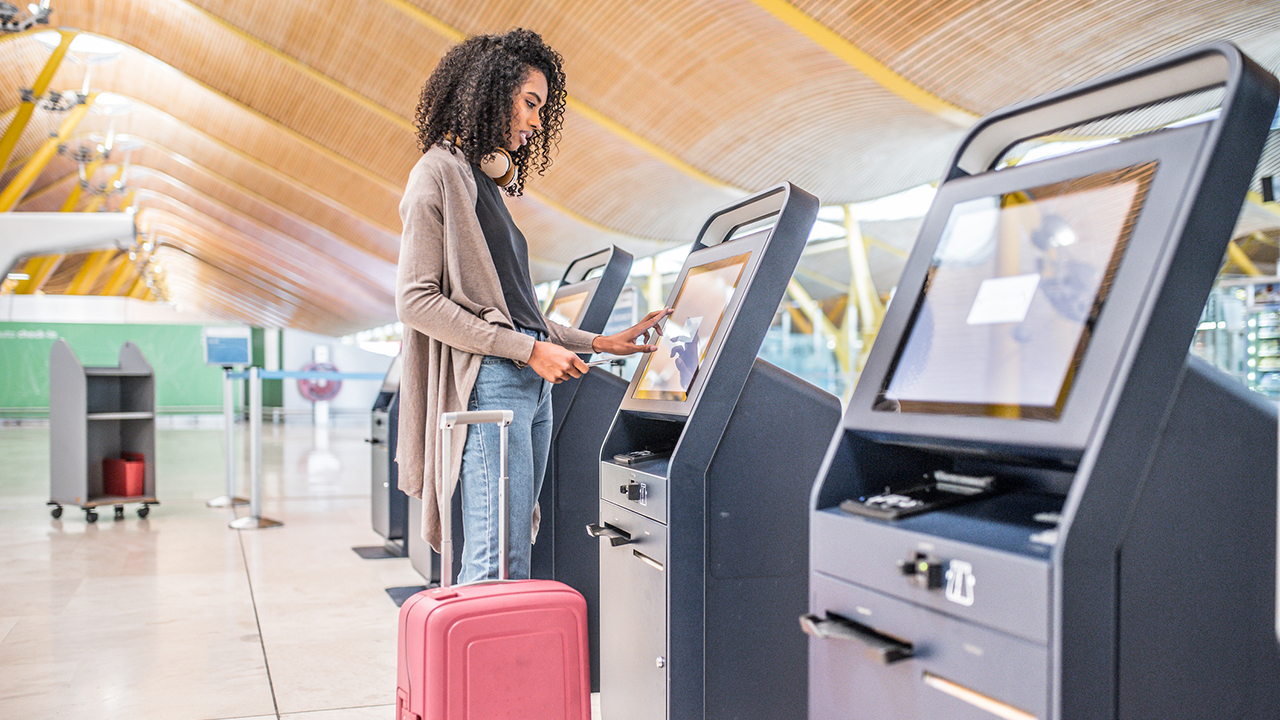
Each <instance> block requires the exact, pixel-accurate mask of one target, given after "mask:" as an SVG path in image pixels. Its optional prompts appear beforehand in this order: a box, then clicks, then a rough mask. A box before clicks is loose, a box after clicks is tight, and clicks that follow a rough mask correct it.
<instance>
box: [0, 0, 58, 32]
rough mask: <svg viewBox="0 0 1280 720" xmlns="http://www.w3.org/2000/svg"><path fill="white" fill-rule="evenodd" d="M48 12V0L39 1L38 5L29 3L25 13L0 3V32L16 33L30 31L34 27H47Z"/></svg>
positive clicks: (5, 3)
mask: <svg viewBox="0 0 1280 720" xmlns="http://www.w3.org/2000/svg"><path fill="white" fill-rule="evenodd" d="M49 12H50V10H49V0H40V4H39V5H37V4H35V3H31V4H30V5H28V6H27V12H25V13H24V12H22V11H21V10H19V9H18V7H17V6H16V5H11V4H9V3H7V2H0V31H3V32H7V33H17V32H23V31H25V30H30V29H31V28H32V27H33V26H35V25H48V24H49Z"/></svg>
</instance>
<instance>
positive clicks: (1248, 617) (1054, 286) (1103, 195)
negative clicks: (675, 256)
mask: <svg viewBox="0 0 1280 720" xmlns="http://www.w3.org/2000/svg"><path fill="white" fill-rule="evenodd" d="M1206 92H1216V93H1218V96H1219V97H1220V100H1219V101H1218V103H1217V104H1218V105H1219V110H1218V112H1217V113H1216V114H1210V115H1206V116H1205V118H1207V119H1203V120H1201V121H1199V122H1192V123H1175V122H1174V121H1176V120H1181V119H1182V118H1181V117H1170V118H1167V119H1166V120H1165V121H1164V122H1163V123H1156V124H1155V125H1154V126H1153V127H1152V129H1150V130H1148V131H1146V132H1142V133H1139V134H1134V135H1123V136H1117V137H1116V138H1115V141H1114V142H1112V143H1110V144H1106V145H1102V146H1100V147H1095V148H1093V149H1089V150H1085V151H1083V152H1079V153H1076V154H1072V155H1067V156H1062V157H1056V158H1051V159H1047V160H1042V161H1039V162H1034V163H1030V164H1024V165H1015V166H1012V167H1001V168H1000V169H996V168H998V167H1000V166H999V165H998V161H999V159H1000V157H1001V156H1002V155H1003V154H1004V153H1005V152H1006V151H1007V150H1008V149H1010V148H1012V147H1014V146H1015V145H1016V144H1017V143H1019V142H1022V141H1025V140H1028V139H1031V138H1035V137H1042V136H1048V135H1051V134H1053V135H1058V136H1063V135H1077V134H1085V135H1086V136H1087V133H1088V132H1089V128H1091V127H1092V128H1097V127H1099V125H1098V124H1096V121H1098V120H1099V119H1100V118H1104V117H1115V116H1117V115H1120V114H1122V113H1127V112H1130V111H1133V110H1135V109H1142V110H1143V111H1144V112H1145V113H1146V115H1145V117H1148V118H1150V117H1152V115H1153V114H1156V115H1158V114H1159V113H1160V112H1162V110H1161V108H1162V107H1163V108H1171V107H1176V106H1177V104H1176V103H1174V104H1170V105H1164V106H1157V105H1156V104H1157V103H1160V102H1161V101H1163V100H1168V99H1171V98H1172V99H1179V98H1181V99H1186V98H1187V97H1190V96H1192V95H1194V94H1197V93H1200V94H1203V93H1206ZM1278 98H1280V84H1277V82H1276V80H1275V78H1273V77H1271V76H1270V75H1269V74H1267V73H1266V72H1265V71H1263V70H1261V69H1260V68H1259V67H1258V66H1257V65H1255V64H1253V63H1252V62H1251V61H1249V60H1248V59H1247V58H1246V57H1244V56H1243V55H1242V54H1241V53H1240V52H1239V51H1238V50H1237V49H1236V48H1235V47H1234V46H1231V45H1228V44H1216V45H1209V46H1205V47H1201V48H1196V49H1192V50H1189V51H1186V52H1183V53H1180V54H1177V55H1174V56H1172V57H1170V58H1166V59H1164V60H1161V61H1157V62H1154V63H1151V64H1148V65H1145V66H1142V67H1139V68H1135V69H1132V70H1129V71H1126V72H1123V73H1120V74H1117V75H1114V76H1111V77H1107V78H1103V79H1101V80H1097V81H1094V82H1091V83H1088V84H1085V85H1082V86H1080V87H1075V88H1070V89H1067V90H1063V91H1061V92H1059V93H1056V94H1053V95H1049V96H1046V97H1044V98H1040V99H1036V100H1032V101H1029V102H1026V103H1023V104H1020V105H1016V106H1014V107H1012V108H1009V109H1006V110H1002V111H998V112H996V113H994V114H993V115H991V116H989V117H987V118H985V119H983V120H982V121H981V122H979V124H978V125H977V126H976V127H975V129H974V130H972V131H971V132H970V134H969V136H968V137H966V138H965V140H964V142H963V143H962V144H961V147H960V149H959V150H958V151H957V153H956V155H955V157H954V158H953V160H952V163H951V166H950V171H949V173H948V176H947V180H946V181H945V182H943V184H942V185H941V186H940V187H939V190H938V194H937V196H936V198H935V201H934V204H933V206H932V208H931V209H930V211H929V214H928V215H927V216H926V218H925V221H924V224H923V226H922V229H921V234H920V237H919V240H918V241H917V245H916V249H915V251H914V252H913V254H912V256H911V258H910V259H909V260H908V263H907V266H906V268H905V270H904V272H903V276H902V279H901V282H900V284H899V286H898V289H897V292H896V294H895V299H894V301H893V303H892V304H891V306H890V308H889V311H888V314H887V315H886V318H885V322H884V325H883V327H882V328H881V331H880V335H879V338H878V339H877V342H876V344H875V346H874V348H873V350H872V353H871V355H870V357H869V358H868V362H867V365H866V368H865V370H864V372H863V375H862V377H861V379H860V381H859V384H858V386H857V388H856V390H855V392H854V395H853V397H852V399H851V400H850V403H849V406H848V409H847V411H846V414H845V418H844V421H843V424H842V427H841V429H840V430H839V432H837V433H836V435H835V438H834V439H833V441H832V444H831V447H830V448H829V451H828V454H827V457H826V459H825V460H824V462H823V465H822V468H821V470H820V472H819V473H818V476H817V481H816V483H815V486H814V488H813V495H812V500H811V508H812V512H811V519H810V530H811V535H810V588H809V593H810V594H809V612H808V613H806V614H805V615H804V616H802V617H801V626H802V627H803V628H804V630H805V631H806V632H807V633H808V634H809V635H810V636H811V638H810V641H809V642H810V654H809V659H810V669H809V672H810V683H809V689H810V717H813V718H836V717H839V718H868V719H869V718H903V719H905V718H938V717H947V718H962V719H965V718H974V719H977V718H991V717H1003V718H1018V719H1024V720H1030V719H1032V718H1039V719H1042V720H1047V719H1053V720H1070V719H1072V718H1089V719H1090V720H1105V719H1108V718H1116V719H1118V718H1138V717H1143V718H1146V717H1151V718H1156V717H1159V718H1201V717H1215V718H1227V717H1229V718H1264V717H1277V716H1280V683H1277V681H1276V678H1277V677H1280V649H1278V647H1277V638H1276V636H1275V612H1276V610H1275V608H1276V602H1275V593H1276V556H1275V555H1276V492H1277V489H1276V433H1277V427H1276V408H1275V405H1274V403H1273V402H1270V401H1267V400H1265V399H1264V398H1262V397H1261V396H1257V395H1254V394H1252V393H1250V392H1249V391H1248V390H1246V389H1245V388H1243V387H1242V386H1240V385H1239V384H1238V383H1237V382H1235V381H1234V380H1233V379H1231V378H1229V377H1227V376H1226V375H1225V374H1223V373H1220V372H1219V371H1218V370H1216V369H1215V368H1213V367H1211V366H1209V365H1207V364H1206V363H1203V362H1201V361H1199V360H1198V359H1196V358H1194V357H1190V356H1189V355H1188V348H1189V347H1190V342H1191V338H1192V336H1193V333H1194V330H1195V327H1196V324H1197V322H1198V319H1199V316H1200V312H1201V309H1202V307H1203V304H1204V300H1205V298H1206V297H1207V295H1208V292H1209V289H1210V287H1211V285H1212V283H1213V281H1214V278H1215V276H1216V274H1217V272H1218V268H1219V267H1220V265H1221V261H1222V257H1223V253H1224V249H1225V244H1226V242H1227V241H1228V240H1229V239H1230V235H1231V232H1232V229H1233V227H1234V225H1235V221H1236V218H1237V216H1238V214H1239V211H1240V206H1241V202H1242V201H1243V199H1244V197H1245V193H1246V190H1247V189H1248V187H1249V183H1250V181H1251V179H1252V176H1253V171H1254V167H1255V165H1256V163H1257V160H1258V157H1259V155H1260V152H1261V149H1262V144H1263V142H1264V140H1265V137H1266V134H1267V131H1268V128H1269V126H1270V123H1271V118H1272V116H1273V115H1274V114H1275V108H1276V102H1277V99H1278ZM1153 108H1155V109H1154V110H1153ZM1241 558H1247V560H1245V561H1244V567H1242V566H1241V564H1240V559H1241Z"/></svg>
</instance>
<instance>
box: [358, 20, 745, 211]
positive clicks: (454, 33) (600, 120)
mask: <svg viewBox="0 0 1280 720" xmlns="http://www.w3.org/2000/svg"><path fill="white" fill-rule="evenodd" d="M382 1H383V2H384V3H386V4H388V5H390V6H392V7H394V8H395V9H397V10H399V11H400V12H401V13H402V14H404V15H408V16H409V17H411V18H413V19H414V21H416V22H417V23H418V24H420V25H423V26H424V27H426V28H428V29H430V30H431V31H432V32H434V33H436V34H438V35H442V36H444V37H446V38H448V39H449V40H450V41H452V42H455V43H457V42H462V41H463V40H465V39H466V38H467V36H466V34H465V33H463V32H462V31H461V30H458V29H457V28H454V27H451V26H450V25H449V24H447V23H445V22H444V21H443V20H440V19H439V18H437V17H435V16H434V15H431V14H430V13H427V12H425V11H424V10H422V8H419V7H418V6H416V5H414V4H412V3H410V2H407V0H382ZM565 105H566V106H567V107H568V108H569V109H570V110H573V111H574V112H576V113H578V114H580V115H583V116H584V117H586V118H587V119H588V120H590V121H591V122H593V123H595V124H597V125H599V126H600V127H602V128H604V129H605V130H608V131H609V132H611V133H613V134H614V135H616V136H617V137H619V138H620V139H622V140H623V141H624V142H627V143H630V144H631V145H633V146H635V147H637V148H639V149H640V150H642V151H644V152H646V153H648V154H649V155H652V156H653V157H655V158H657V159H658V160H661V161H662V162H664V163H666V164H667V165H669V166H671V167H672V168H674V169H676V170H679V171H680V172H682V173H684V174H685V175H688V176H689V177H691V178H693V179H695V180H699V181H701V182H704V183H706V184H708V185H711V186H713V187H719V188H724V187H731V186H729V185H728V184H727V183H725V182H724V181H722V180H718V179H716V178H714V177H711V176H710V175H708V174H707V173H705V172H703V171H701V170H699V169H698V168H696V167H694V166H693V165H690V164H689V163H687V162H685V161H684V160H682V159H680V158H679V157H677V156H676V155H675V154H673V153H671V152H668V151H667V150H664V149H663V148H661V147H659V146H658V145H657V144H655V143H652V142H649V141H648V140H646V139H644V138H643V137H641V136H640V135H638V134H637V133H636V132H635V131H633V130H631V129H630V128H628V127H626V126H625V125H623V124H622V123H620V122H618V121H616V120H614V119H612V118H610V117H607V116H605V115H604V114H603V113H601V112H600V111H599V110H596V109H595V108H592V107H590V106H589V105H587V104H586V103H583V102H582V101H581V100H578V99H576V98H574V97H573V96H571V95H566V97H565ZM733 189H737V188H733Z"/></svg>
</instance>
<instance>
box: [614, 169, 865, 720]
mask: <svg viewBox="0 0 1280 720" xmlns="http://www.w3.org/2000/svg"><path fill="white" fill-rule="evenodd" d="M817 207H818V206H817V199H816V198H814V197H813V196H811V195H808V194H807V193H804V192H803V191H801V190H799V189H797V188H795V187H794V186H791V185H783V186H780V187H777V188H773V189H771V190H768V191H765V192H762V193H759V194H757V195H755V196H752V197H750V198H747V199H745V200H743V201H741V202H740V203H737V204H735V205H732V206H729V207H727V208H725V209H723V210H721V211H719V212H717V213H715V214H713V215H712V216H711V218H710V219H709V220H708V221H707V223H706V224H705V225H704V226H703V228H702V231H701V233H700V235H699V237H698V240H697V241H696V242H695V243H694V245H693V248H692V250H691V251H690V254H689V257H688V259H686V260H685V263H684V266H683V268H682V269H681V271H680V275H679V276H678V278H677V280H676V284H675V287H674V288H673V289H672V291H671V295H670V296H669V298H668V300H667V304H668V306H670V307H673V308H674V309H675V312H674V314H673V315H671V316H670V317H669V318H668V319H667V321H666V322H667V324H666V326H665V328H664V336H663V337H664V340H663V341H662V342H660V343H659V349H658V350H657V351H656V352H655V353H653V354H652V355H650V356H649V357H647V358H646V359H645V360H643V361H642V362H641V364H640V365H639V366H638V367H637V369H636V373H635V376H634V377H633V378H632V381H631V385H630V386H629V387H628V389H627V393H626V397H625V398H624V399H623V401H622V405H621V407H620V409H619V410H618V414H617V416H616V417H615V418H614V421H613V425H612V426H611V427H610V429H609V433H608V435H607V436H606V438H605V441H604V445H603V447H602V449H601V453H600V464H599V483H600V484H599V516H598V519H597V521H596V522H595V523H593V524H592V526H591V528H590V532H591V533H592V534H593V535H595V536H596V537H598V538H599V540H598V542H599V548H600V667H601V677H600V704H601V711H602V716H603V717H605V718H607V719H608V720H655V719H657V718H682V719H683V718H739V717H753V718H754V717H760V718H766V717H767V718H803V717H804V716H805V712H806V676H805V661H804V658H805V643H804V637H803V636H802V635H801V634H800V633H798V632H797V631H796V625H795V616H796V614H797V613H798V612H799V611H803V609H804V607H805V605H806V599H805V593H804V591H805V577H806V576H807V565H808V563H807V548H806V543H805V540H806V537H807V527H806V525H807V522H806V518H807V503H806V499H807V496H808V490H809V481H808V480H805V479H803V473H804V472H805V471H807V470H812V471H814V472H816V471H817V467H818V464H819V462H820V461H821V457H822V453H823V449H824V448H825V447H826V445H827V441H828V439H829V438H830V434H831V432H832V431H834V429H835V427H836V425H837V423H838V422H839V417H840V403H839V401H838V400H837V399H836V398H835V397H834V396H832V395H829V394H827V393H825V392H823V391H821V390H819V389H817V388H815V387H813V386H812V385H809V384H808V383H805V382H803V381H801V380H799V379H798V378H796V377H795V376H793V375H791V374H789V373H787V372H784V371H782V370H780V369H778V368H776V367H774V366H773V365H770V364H769V363H766V362H764V361H761V360H758V359H756V355H757V353H758V352H759V349H760V344H761V342H762V341H763V339H764V335H765V332H766V331H767V330H768V327H769V325H770V323H771V322H772V320H773V317H774V315H775V313H776V312H777V310H778V305H779V303H780V302H781V300H782V298H783V295H784V293H785V292H786V286H787V283H788V282H789V281H790V279H791V275H792V273H793V272H794V270H795V266H796V263H797V261H798V260H799V257H800V253H801V251H802V250H803V248H804V245H805V243H806V241H807V240H808V236H809V231H810V229H811V227H812V226H813V222H814V219H815V218H816V216H817ZM797 473H800V474H799V475H798V474H797Z"/></svg>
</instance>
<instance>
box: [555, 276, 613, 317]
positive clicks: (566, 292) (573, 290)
mask: <svg viewBox="0 0 1280 720" xmlns="http://www.w3.org/2000/svg"><path fill="white" fill-rule="evenodd" d="M599 287H600V277H599V276H596V277H593V278H590V279H588V280H579V281H578V282H575V283H568V284H564V285H561V286H560V287H558V288H556V291H555V294H553V295H552V296H551V300H549V301H548V302H547V308H546V310H544V311H543V313H542V314H543V315H544V316H545V317H546V318H547V319H548V320H550V319H551V310H552V308H554V307H555V306H556V303H557V302H560V301H562V300H565V299H568V298H570V297H573V296H575V295H581V294H584V293H585V297H583V299H582V304H581V305H580V306H578V312H577V314H575V315H574V316H573V320H572V321H571V323H570V324H569V325H568V327H573V328H576V327H578V323H580V322H582V317H583V316H584V315H585V314H586V312H587V308H589V307H591V301H592V300H593V299H594V298H595V296H596V289H597V288H599Z"/></svg>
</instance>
